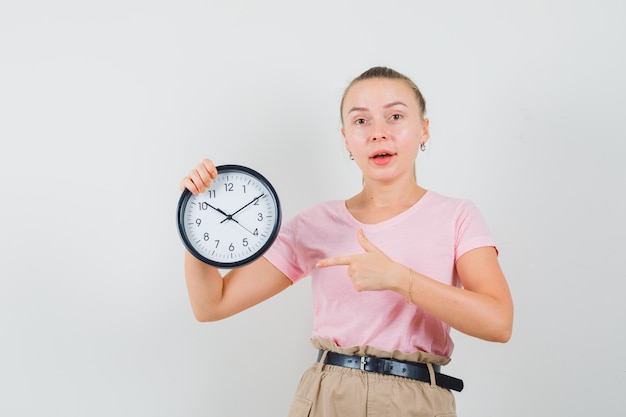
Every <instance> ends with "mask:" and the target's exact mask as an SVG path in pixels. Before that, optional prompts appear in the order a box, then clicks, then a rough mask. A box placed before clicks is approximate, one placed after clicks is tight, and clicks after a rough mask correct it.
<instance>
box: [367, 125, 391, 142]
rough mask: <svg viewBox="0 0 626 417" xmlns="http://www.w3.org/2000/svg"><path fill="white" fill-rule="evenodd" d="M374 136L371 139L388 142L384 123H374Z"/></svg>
mask: <svg viewBox="0 0 626 417" xmlns="http://www.w3.org/2000/svg"><path fill="white" fill-rule="evenodd" d="M372 125H373V126H372V135H371V139H372V140H373V141H374V140H386V139H387V131H386V129H385V124H384V122H382V121H375V122H374V123H372Z"/></svg>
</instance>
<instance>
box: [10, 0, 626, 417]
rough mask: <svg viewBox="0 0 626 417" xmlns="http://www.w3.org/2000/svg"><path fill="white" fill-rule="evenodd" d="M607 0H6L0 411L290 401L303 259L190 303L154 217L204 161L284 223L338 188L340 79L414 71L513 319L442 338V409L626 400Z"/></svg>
mask: <svg viewBox="0 0 626 417" xmlns="http://www.w3.org/2000/svg"><path fill="white" fill-rule="evenodd" d="M624 22H626V5H625V3H624V2H623V1H621V0H615V1H607V0H601V1H595V2H591V1H544V0H542V1H537V0H530V1H529V0H525V1H521V0H520V1H486V0H477V1H438V2H435V1H431V2H420V1H408V0H407V1H394V0H386V1H380V0H379V1H369V0H358V1H356V0H348V1H332V2H327V1H316V2H301V1H287V0H284V1H278V0H266V1H263V2H253V1H228V0H217V1H216V0H212V1H199V0H196V1H189V0H180V1H147V0H146V1H141V0H124V1H120V0H114V1H106V2H105V1H89V2H86V1H78V0H76V1H69V0H60V1H43V0H39V1H37V0H33V1H28V0H26V1H12V2H11V1H3V2H2V4H1V5H0V139H1V149H0V182H1V184H0V185H1V195H0V203H1V207H2V216H1V217H0V226H1V229H0V239H1V240H0V243H1V245H0V257H1V258H0V259H1V260H0V277H1V279H0V415H2V416H63V417H70V416H80V417H84V416H163V417H165V416H185V417H195V416H220V417H229V416H234V417H240V416H267V417H275V416H281V415H285V414H286V411H287V409H288V407H289V404H290V401H291V398H292V395H293V392H294V390H295V387H296V385H297V383H298V380H299V378H300V375H301V374H302V372H303V371H304V370H305V368H306V367H308V366H309V364H310V363H311V362H312V361H313V359H314V356H315V352H314V350H313V349H312V347H311V346H310V345H309V341H308V339H309V334H310V330H311V312H310V292H309V291H310V289H309V281H308V280H305V281H304V282H303V283H301V284H298V285H296V286H294V287H292V288H290V289H288V290H287V291H285V292H284V293H282V294H280V295H279V296H277V297H275V298H273V299H272V300H269V301H267V302H265V303H263V304H261V305H259V306H256V307H254V308H252V309H251V310H249V311H246V312H244V313H242V314H240V315H238V316H235V317H233V318H230V319H227V320H225V321H222V322H218V323H207V324H201V323H197V322H195V321H194V319H193V316H192V313H191V309H190V307H189V303H188V300H187V294H186V288H185V284H184V279H183V274H182V255H183V249H182V244H181V243H180V240H179V238H178V236H177V232H176V228H175V208H176V203H177V200H178V197H179V195H180V192H179V189H178V184H179V181H180V179H181V178H182V177H183V176H184V175H185V174H186V173H187V172H188V171H189V169H191V168H192V167H193V166H194V165H195V164H196V163H197V162H198V161H199V160H200V159H201V158H202V157H205V156H208V157H211V158H212V159H214V161H216V162H217V163H239V164H243V165H248V166H250V167H252V168H255V169H257V170H259V171H260V172H262V173H263V174H264V175H265V176H266V177H268V178H269V179H270V181H272V183H273V184H274V186H275V187H276V188H277V190H278V192H279V193H280V195H281V201H282V204H283V209H284V216H285V218H289V217H291V216H293V215H294V214H295V213H296V212H298V211H299V210H301V209H303V208H305V207H308V206H310V205H312V204H314V203H317V202H320V201H323V200H327V199H343V198H347V197H349V196H351V195H353V194H354V193H356V192H357V191H358V189H359V186H360V176H359V172H358V170H357V169H356V167H354V166H353V163H352V162H351V161H350V160H349V159H348V158H347V154H346V152H345V150H344V149H343V144H342V140H341V136H340V122H339V113H338V107H339V100H340V97H341V94H342V92H343V89H344V88H345V87H346V85H347V83H348V82H349V81H350V80H351V79H352V78H353V77H355V76H356V75H358V74H359V73H361V72H362V71H363V70H365V69H367V68H369V67H371V66H374V65H386V66H391V67H393V68H395V69H397V70H399V71H401V72H403V73H405V74H407V75H409V76H410V77H412V78H413V79H414V80H415V81H416V82H417V83H418V85H420V87H421V89H422V91H423V93H424V95H425V96H426V99H427V106H428V116H429V117H430V119H431V141H430V143H429V148H428V150H427V151H426V152H425V153H421V154H420V156H419V157H418V178H419V181H420V183H421V184H422V185H423V186H424V187H426V188H429V189H433V190H435V191H438V192H440V193H443V194H447V195H450V196H455V197H463V198H470V199H472V200H474V202H475V203H476V204H477V205H478V206H479V208H480V209H481V211H482V212H483V214H484V216H485V217H486V219H487V222H488V224H489V226H490V228H491V229H492V232H493V234H494V235H495V237H496V239H497V241H498V245H499V249H500V253H501V255H500V260H501V263H502V265H503V268H504V270H505V272H506V274H507V277H508V280H509V282H510V286H511V290H512V293H513V296H514V299H515V306H516V317H515V327H514V334H513V338H512V340H511V341H510V342H509V343H508V344H504V345H502V344H490V343H487V342H483V341H480V340H475V339H472V338H469V337H466V336H463V335H460V334H456V333H455V340H456V344H457V346H456V351H455V354H454V356H453V361H452V363H451V364H450V365H449V366H448V367H447V369H446V372H447V373H449V374H452V375H455V376H459V377H462V378H463V379H464V380H465V383H466V389H465V390H464V391H463V392H462V393H460V394H457V396H456V397H457V402H458V412H459V415H462V416H500V415H506V416H528V415H540V416H541V415H544V416H547V415H563V416H565V415H567V416H588V415H618V414H619V413H621V412H622V410H623V409H624V407H625V406H626V400H625V396H624V392H626V355H624V352H626V332H625V328H626V308H625V306H624V302H623V299H624V294H625V291H626V285H625V284H624V279H625V278H626V274H625V272H624V269H623V257H624V251H625V249H626V246H625V244H624V235H625V232H626V226H625V221H624V213H625V212H626V201H625V200H626V199H625V197H626V196H625V194H626V193H625V188H626V187H625V185H626V184H625V183H626V169H625V168H624V164H623V160H624V157H625V156H626V155H625V154H626V152H625V150H624V149H625V143H624V142H625V140H626V123H625V118H624V117H625V114H626V105H625V103H626V102H625V97H626V79H625V74H626V56H625V55H626V53H625V51H626V24H625V23H624Z"/></svg>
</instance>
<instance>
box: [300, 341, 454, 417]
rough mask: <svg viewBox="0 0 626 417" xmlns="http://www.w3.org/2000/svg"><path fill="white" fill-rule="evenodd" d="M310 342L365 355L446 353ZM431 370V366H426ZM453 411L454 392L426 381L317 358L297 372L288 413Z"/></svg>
mask: <svg viewBox="0 0 626 417" xmlns="http://www.w3.org/2000/svg"><path fill="white" fill-rule="evenodd" d="M312 343H313V346H315V347H316V348H318V349H324V350H330V351H333V352H339V353H344V354H349V355H368V356H377V357H383V358H394V359H399V360H411V361H419V362H426V363H430V364H439V365H445V364H446V363H448V362H449V359H447V358H443V357H440V356H436V355H431V354H427V353H423V352H415V353H413V354H410V355H406V354H403V353H402V352H397V351H396V352H392V353H390V352H384V351H379V350H376V349H373V348H371V347H354V348H350V349H343V348H338V347H337V346H336V345H335V344H334V343H333V342H331V341H329V340H322V339H314V340H312ZM430 369H431V372H432V367H430ZM405 416H406V417H444V416H445V417H455V416H456V403H455V400H454V396H453V394H452V393H451V392H450V391H449V390H447V389H445V388H441V387H438V386H436V385H431V384H429V383H425V382H421V381H415V380H412V379H408V378H403V377H398V376H394V375H382V374H378V373H373V372H364V371H361V370H360V369H350V368H342V367H339V366H333V365H325V364H323V363H321V362H316V363H315V364H314V365H313V366H311V367H310V368H309V369H308V370H307V371H306V372H305V373H304V375H303V376H302V379H301V381H300V384H299V386H298V389H297V391H296V395H295V397H294V400H293V403H292V404H291V408H290V410H289V414H288V417H405Z"/></svg>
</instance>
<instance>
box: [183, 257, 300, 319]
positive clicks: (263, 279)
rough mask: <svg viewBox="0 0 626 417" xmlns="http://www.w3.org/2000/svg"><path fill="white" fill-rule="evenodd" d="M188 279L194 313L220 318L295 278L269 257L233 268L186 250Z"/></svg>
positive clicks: (269, 295)
mask: <svg viewBox="0 0 626 417" xmlns="http://www.w3.org/2000/svg"><path fill="white" fill-rule="evenodd" d="M185 280H186V282H187V291H188V293H189V300H190V301H191V307H192V309H193V313H194V316H195V317H196V319H197V320H198V321H216V320H221V319H223V318H226V317H229V316H232V315H233V314H236V313H239V312H240V311H243V310H245V309H247V308H249V307H252V306H253V305H256V304H258V303H260V302H262V301H264V300H266V299H268V298H270V297H272V296H273V295H276V294H278V293H279V292H281V291H283V290H284V289H286V288H287V287H289V286H290V285H291V280H289V278H287V277H286V276H285V275H284V274H283V273H282V272H280V271H279V270H278V269H276V267H274V265H272V264H271V263H270V262H269V261H267V260H266V259H265V258H263V257H261V258H259V259H258V260H256V261H255V262H253V263H251V264H249V265H246V266H244V267H241V268H237V269H233V270H231V271H229V272H228V273H227V274H226V276H225V277H223V278H222V276H221V274H220V272H219V270H218V269H217V268H215V267H212V266H210V265H207V264H205V263H203V262H200V261H199V260H197V259H196V258H195V257H194V256H193V255H191V254H190V253H189V252H187V251H185Z"/></svg>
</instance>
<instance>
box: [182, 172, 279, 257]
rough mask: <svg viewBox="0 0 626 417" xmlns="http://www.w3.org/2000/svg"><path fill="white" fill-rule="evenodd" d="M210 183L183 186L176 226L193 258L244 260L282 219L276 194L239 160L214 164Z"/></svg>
mask: <svg viewBox="0 0 626 417" xmlns="http://www.w3.org/2000/svg"><path fill="white" fill-rule="evenodd" d="M217 172H218V176H217V178H216V179H215V180H213V181H212V183H211V188H209V189H208V190H206V191H205V192H204V193H201V194H198V195H194V194H192V193H191V192H190V191H189V190H185V191H184V192H183V194H182V195H181V197H180V200H179V203H178V231H179V233H180V236H181V239H182V241H183V243H184V244H185V246H186V248H187V250H189V252H190V253H191V254H193V255H194V256H195V257H196V258H198V259H200V260H201V261H203V262H205V263H208V264H210V265H213V266H216V267H220V268H234V267H238V266H242V265H245V264H247V263H249V262H252V261H253V260H255V259H257V258H258V257H260V256H261V255H262V254H263V253H264V252H265V251H266V250H267V249H268V248H269V247H270V245H271V244H272V243H273V242H274V240H275V238H276V236H277V234H278V230H279V228H280V222H281V211H280V203H279V201H278V196H277V194H276V191H275V190H274V188H273V187H272V185H271V184H270V183H269V182H268V181H267V180H266V179H265V178H264V177H263V176H262V175H261V174H259V173H258V172H256V171H254V170H252V169H250V168H247V167H244V166H240V165H222V166H218V167H217Z"/></svg>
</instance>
